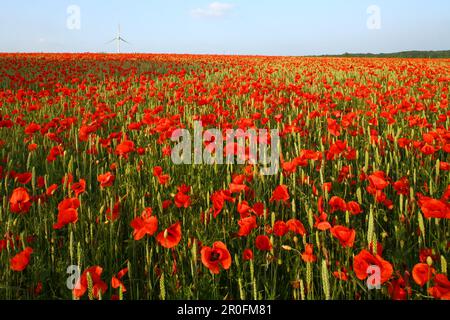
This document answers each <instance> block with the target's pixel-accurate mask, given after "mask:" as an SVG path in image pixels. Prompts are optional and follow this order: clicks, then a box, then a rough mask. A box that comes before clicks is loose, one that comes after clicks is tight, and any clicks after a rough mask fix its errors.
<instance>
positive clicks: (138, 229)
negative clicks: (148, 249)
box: [131, 208, 158, 240]
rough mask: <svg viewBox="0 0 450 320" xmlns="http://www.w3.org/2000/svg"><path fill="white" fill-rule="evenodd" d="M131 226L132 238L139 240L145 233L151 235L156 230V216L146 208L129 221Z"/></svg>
mask: <svg viewBox="0 0 450 320" xmlns="http://www.w3.org/2000/svg"><path fill="white" fill-rule="evenodd" d="M131 227H132V228H133V229H134V231H133V237H134V240H140V239H142V238H143V237H145V235H147V234H148V235H149V236H152V235H153V234H154V233H155V232H156V231H157V230H158V218H156V217H155V216H152V210H151V208H147V210H145V211H144V212H142V214H141V216H140V217H137V218H135V219H133V221H131Z"/></svg>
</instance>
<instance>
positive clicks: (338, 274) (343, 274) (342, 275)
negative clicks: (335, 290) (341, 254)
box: [333, 268, 348, 281]
mask: <svg viewBox="0 0 450 320" xmlns="http://www.w3.org/2000/svg"><path fill="white" fill-rule="evenodd" d="M333 276H335V277H336V278H337V279H339V280H342V281H348V273H347V269H346V268H342V269H341V270H338V271H334V272H333Z"/></svg>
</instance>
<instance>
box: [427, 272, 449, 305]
mask: <svg viewBox="0 0 450 320" xmlns="http://www.w3.org/2000/svg"><path fill="white" fill-rule="evenodd" d="M428 293H429V294H431V295H432V296H433V297H434V298H436V299H442V300H450V281H449V280H448V278H447V276H446V275H445V274H437V275H436V276H435V277H434V286H433V287H431V288H429V289H428Z"/></svg>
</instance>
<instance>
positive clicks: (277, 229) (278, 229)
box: [273, 221, 289, 237]
mask: <svg viewBox="0 0 450 320" xmlns="http://www.w3.org/2000/svg"><path fill="white" fill-rule="evenodd" d="M288 231H289V228H288V226H287V225H286V222H284V221H276V222H275V223H274V225H273V233H274V234H275V235H276V236H278V237H282V236H284V235H285V234H286V233H288Z"/></svg>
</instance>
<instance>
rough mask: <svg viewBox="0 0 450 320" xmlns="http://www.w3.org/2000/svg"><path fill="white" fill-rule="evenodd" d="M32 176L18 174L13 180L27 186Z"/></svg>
mask: <svg viewBox="0 0 450 320" xmlns="http://www.w3.org/2000/svg"><path fill="white" fill-rule="evenodd" d="M32 176H33V175H32V174H31V172H24V173H18V174H16V175H15V179H16V180H17V182H19V183H21V184H28V183H29V182H30V181H31V178H32Z"/></svg>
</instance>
